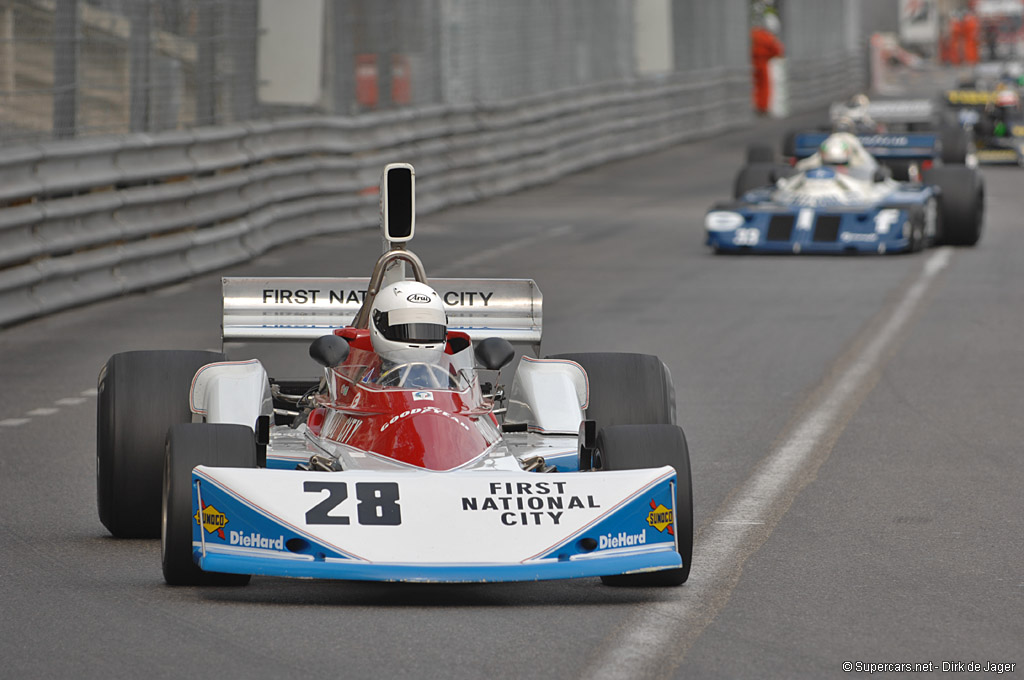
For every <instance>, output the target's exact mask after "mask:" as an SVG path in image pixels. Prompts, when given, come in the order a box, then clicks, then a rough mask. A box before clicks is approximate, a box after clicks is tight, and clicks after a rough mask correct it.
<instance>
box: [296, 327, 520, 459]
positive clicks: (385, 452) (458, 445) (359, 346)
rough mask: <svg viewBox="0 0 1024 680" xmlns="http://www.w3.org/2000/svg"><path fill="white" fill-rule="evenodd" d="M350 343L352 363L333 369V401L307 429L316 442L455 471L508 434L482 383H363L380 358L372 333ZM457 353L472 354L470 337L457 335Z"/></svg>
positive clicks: (325, 402)
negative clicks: (397, 385)
mask: <svg viewBox="0 0 1024 680" xmlns="http://www.w3.org/2000/svg"><path fill="white" fill-rule="evenodd" d="M335 334H336V335H339V336H341V337H343V338H345V339H346V340H347V341H348V342H349V346H350V353H349V356H348V358H347V359H346V360H345V362H344V363H343V364H342V365H341V366H339V367H338V368H336V369H334V370H332V371H331V378H330V379H331V380H333V381H334V382H333V385H331V389H330V396H328V395H322V396H320V397H319V400H320V404H321V406H320V407H319V408H317V409H314V411H313V412H312V413H311V414H310V416H309V419H308V420H307V422H306V426H307V427H308V428H309V430H310V432H311V433H312V434H313V436H314V437H316V438H318V439H322V440H326V441H330V442H336V443H338V444H344V445H347V446H350V447H353V448H356V449H359V450H361V451H367V452H370V453H373V454H376V455H378V456H382V457H385V458H390V459H391V460H394V461H397V462H399V463H405V464H407V465H413V466H416V467H419V468H423V469H426V470H451V469H454V468H457V467H461V466H463V465H466V464H467V463H470V462H472V461H473V460H475V459H477V458H479V457H480V456H481V455H483V454H484V453H485V452H486V451H487V450H488V449H489V448H490V447H491V446H492V445H493V444H494V443H495V442H497V441H498V440H499V439H500V437H501V434H500V432H499V430H498V425H497V421H496V419H495V418H494V415H493V414H492V413H491V408H492V402H491V401H490V400H489V399H484V398H483V396H482V395H481V393H480V388H479V386H478V385H477V383H476V381H475V380H474V381H473V382H472V384H470V385H468V386H466V388H465V389H463V390H461V391H460V390H445V389H436V388H429V389H407V388H395V387H381V386H379V385H374V384H371V383H368V382H366V381H365V380H364V379H359V378H360V374H361V372H362V371H361V369H362V368H363V367H364V366H365V365H366V364H367V363H368V360H369V359H373V360H376V355H375V354H374V353H373V348H372V346H371V344H370V338H369V331H367V330H365V329H356V328H343V329H340V330H337V331H335ZM453 347H460V348H462V349H461V350H460V351H471V350H469V349H468V348H469V337H468V336H467V335H466V334H465V333H460V332H457V331H449V333H448V353H449V354H452V353H453Z"/></svg>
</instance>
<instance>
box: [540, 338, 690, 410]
mask: <svg viewBox="0 0 1024 680" xmlns="http://www.w3.org/2000/svg"><path fill="white" fill-rule="evenodd" d="M550 358H551V359H567V360H569V361H575V362H576V363H577V364H579V365H580V366H582V367H583V370H585V371H586V372H587V386H588V389H589V402H588V404H587V409H586V416H587V418H588V419H589V420H593V421H595V422H596V423H597V427H598V428H603V427H611V426H612V425H646V424H665V425H675V423H676V390H675V387H674V386H673V384H672V374H671V373H669V370H668V366H666V365H665V363H664V362H663V361H662V360H661V359H659V358H658V357H656V356H652V355H650V354H630V353H627V352H593V353H579V354H576V353H573V354H556V355H554V356H552V357H550Z"/></svg>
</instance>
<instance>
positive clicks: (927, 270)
mask: <svg viewBox="0 0 1024 680" xmlns="http://www.w3.org/2000/svg"><path fill="white" fill-rule="evenodd" d="M952 254H953V251H952V250H951V249H949V248H940V249H938V250H935V251H932V253H931V254H930V255H929V256H928V259H927V260H926V261H925V263H924V266H923V267H922V268H921V270H920V273H919V274H918V276H917V278H916V279H915V280H914V282H913V284H912V285H911V286H910V287H909V288H907V289H906V291H905V292H904V293H903V296H902V297H901V298H900V299H899V301H898V302H897V303H896V304H895V306H893V307H891V308H890V309H891V311H889V312H888V314H885V315H884V316H883V317H882V318H881V319H879V321H878V322H877V323H873V324H872V326H874V327H877V329H878V330H877V332H875V334H874V335H873V336H872V337H871V338H870V340H868V341H867V342H865V343H864V344H863V345H862V346H861V347H860V348H859V349H856V350H855V351H854V353H853V355H852V356H851V357H850V358H849V359H848V360H846V361H844V362H842V364H841V366H842V370H841V371H839V372H838V373H837V375H835V376H834V377H829V378H827V379H826V382H825V383H824V385H823V388H824V393H823V394H822V393H820V392H821V391H820V390H819V391H816V393H815V402H814V403H813V404H812V405H811V407H810V408H809V409H808V410H807V411H805V412H804V415H803V417H802V418H801V419H800V420H798V421H797V422H796V424H795V425H794V426H793V427H792V428H791V429H789V430H788V432H787V434H786V435H785V436H784V437H783V438H782V439H781V440H780V442H779V443H778V445H777V446H776V447H775V448H774V449H773V450H772V451H771V452H770V453H769V454H768V456H767V457H766V458H765V459H764V460H762V461H761V463H760V464H759V465H758V467H757V469H756V470H755V472H754V473H753V474H752V475H751V476H750V478H748V479H747V480H746V482H744V483H743V484H742V485H741V486H740V487H739V488H738V489H736V490H735V492H734V493H733V494H732V495H731V497H730V499H729V500H728V501H727V502H726V504H725V506H724V507H723V508H721V509H720V511H719V512H718V517H720V518H722V519H720V520H716V521H712V522H710V523H709V524H707V525H706V526H705V528H704V529H703V531H702V532H701V533H700V535H699V536H698V537H697V540H696V541H695V544H694V548H693V555H694V566H693V572H692V573H691V575H690V580H689V581H688V582H687V584H686V585H684V586H682V587H681V588H679V589H676V590H673V591H670V592H668V593H666V597H665V599H663V600H660V601H658V602H656V603H653V604H649V605H643V606H641V607H639V608H638V609H637V610H636V612H635V613H634V614H633V615H632V616H630V617H628V620H626V621H624V622H623V623H622V625H620V626H619V628H618V629H617V631H616V633H615V634H613V635H612V636H610V638H609V639H608V640H607V641H606V642H607V644H606V645H604V646H603V649H602V653H601V654H600V655H598V656H597V657H596V658H595V659H594V661H593V662H592V663H591V665H590V667H589V668H588V669H585V672H584V673H583V675H582V677H588V678H625V677H630V678H641V677H643V678H646V677H654V676H659V677H660V676H667V675H672V674H674V673H673V671H674V669H675V668H676V667H678V665H679V664H680V663H681V662H682V659H683V657H684V656H685V654H686V652H687V650H688V649H689V648H690V646H691V645H692V644H693V643H694V642H695V641H696V639H697V638H698V637H699V636H700V634H701V633H702V632H703V630H704V629H705V628H706V627H707V626H708V625H709V624H710V623H711V622H712V621H713V620H714V618H715V616H717V614H718V612H719V611H720V610H721V609H722V607H724V606H725V604H726V603H727V602H728V599H729V596H730V595H731V593H732V589H733V588H734V587H735V586H736V583H737V582H738V581H739V578H740V571H741V568H742V566H743V563H744V562H745V561H746V559H747V558H748V557H750V555H752V554H753V553H754V552H756V551H757V549H758V548H759V547H760V546H761V545H762V544H763V543H764V541H765V540H766V539H767V538H768V536H769V535H770V534H771V531H772V529H773V528H774V526H775V524H777V523H778V521H779V520H780V519H781V517H782V515H783V514H785V512H786V510H788V509H789V506H790V504H791V503H792V501H793V498H794V497H795V496H796V494H797V493H799V491H800V489H801V488H803V486H804V485H806V484H807V483H808V482H809V481H810V480H811V479H812V478H813V475H814V474H815V472H816V471H817V468H818V467H819V466H820V465H821V463H822V462H824V460H825V459H826V458H827V457H828V454H829V453H830V451H831V448H832V446H833V444H834V443H835V440H836V439H837V438H838V436H839V434H840V432H841V431H842V428H843V427H845V423H846V421H847V420H848V419H849V418H850V417H851V416H852V415H853V413H855V412H856V410H857V409H858V408H859V407H860V404H861V402H862V401H863V400H864V398H865V397H866V396H867V394H868V392H869V391H870V389H871V388H872V387H873V386H874V382H875V381H876V380H877V373H878V371H879V370H880V368H881V367H882V365H883V364H884V362H885V358H886V355H887V354H888V352H889V351H890V350H891V349H892V348H893V346H894V345H895V343H896V341H897V339H898V336H899V334H900V332H901V331H902V330H903V328H904V327H905V326H906V325H907V323H908V321H909V320H910V318H911V317H912V316H913V314H914V312H915V310H916V308H917V307H918V305H919V304H920V302H921V300H922V298H923V297H924V295H925V293H926V292H927V291H928V288H929V286H930V285H931V283H932V282H933V281H934V280H935V277H936V276H937V275H938V273H939V272H940V271H942V270H943V269H944V268H945V267H946V266H948V264H949V261H950V258H951V257H952ZM698 483H699V480H698ZM729 518H743V519H742V520H739V521H737V520H733V519H729ZM723 525H724V526H723Z"/></svg>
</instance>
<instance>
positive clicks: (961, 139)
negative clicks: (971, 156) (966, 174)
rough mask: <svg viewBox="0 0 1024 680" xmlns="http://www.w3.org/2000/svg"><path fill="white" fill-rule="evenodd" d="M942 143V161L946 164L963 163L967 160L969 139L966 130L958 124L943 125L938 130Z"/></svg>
mask: <svg viewBox="0 0 1024 680" xmlns="http://www.w3.org/2000/svg"><path fill="white" fill-rule="evenodd" d="M939 140H940V142H941V143H942V154H941V158H942V162H943V163H945V164H947V165H963V164H964V163H966V162H967V153H968V151H969V150H970V149H969V146H970V144H969V142H970V140H969V139H968V137H967V131H966V130H964V129H963V127H961V126H959V125H944V126H942V128H940V130H939Z"/></svg>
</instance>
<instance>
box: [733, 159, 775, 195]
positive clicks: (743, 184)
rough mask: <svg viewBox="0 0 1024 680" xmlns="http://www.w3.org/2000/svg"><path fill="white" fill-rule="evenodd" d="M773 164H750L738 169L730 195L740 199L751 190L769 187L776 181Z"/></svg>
mask: <svg viewBox="0 0 1024 680" xmlns="http://www.w3.org/2000/svg"><path fill="white" fill-rule="evenodd" d="M776 177H777V176H776V171H775V163H750V164H749V165H744V166H743V167H742V168H740V171H739V172H738V173H736V180H735V182H734V183H733V189H732V195H733V197H734V198H742V197H743V195H744V194H745V193H747V192H748V191H750V190H752V189H760V188H761V187H767V186H771V185H772V184H774V183H775V180H776Z"/></svg>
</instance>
